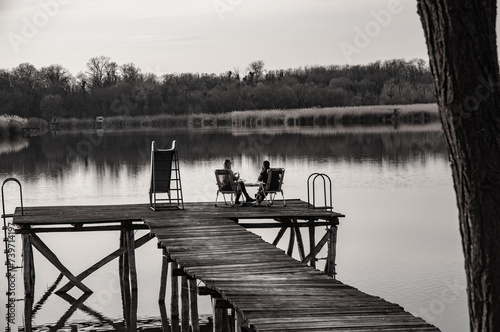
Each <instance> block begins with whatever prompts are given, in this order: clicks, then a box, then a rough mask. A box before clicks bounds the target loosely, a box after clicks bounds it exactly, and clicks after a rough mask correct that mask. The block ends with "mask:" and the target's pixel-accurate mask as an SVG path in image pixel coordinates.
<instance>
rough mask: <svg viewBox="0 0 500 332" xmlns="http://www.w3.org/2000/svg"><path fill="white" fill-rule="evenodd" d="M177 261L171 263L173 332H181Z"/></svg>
mask: <svg viewBox="0 0 500 332" xmlns="http://www.w3.org/2000/svg"><path fill="white" fill-rule="evenodd" d="M176 269H177V263H175V262H172V263H170V270H171V272H170V286H171V290H172V291H171V297H170V317H171V320H172V332H179V279H178V277H177V276H176V275H175V270H176Z"/></svg>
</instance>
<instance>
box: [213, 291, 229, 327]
mask: <svg viewBox="0 0 500 332" xmlns="http://www.w3.org/2000/svg"><path fill="white" fill-rule="evenodd" d="M212 307H213V317H214V332H230V329H231V328H230V325H231V324H234V322H229V315H228V314H227V309H228V303H227V302H226V301H224V300H222V299H220V298H212Z"/></svg>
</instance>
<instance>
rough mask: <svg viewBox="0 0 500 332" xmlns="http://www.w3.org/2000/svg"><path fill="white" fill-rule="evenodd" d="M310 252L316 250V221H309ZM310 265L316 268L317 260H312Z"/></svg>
mask: <svg viewBox="0 0 500 332" xmlns="http://www.w3.org/2000/svg"><path fill="white" fill-rule="evenodd" d="M309 225H310V226H309V252H312V251H313V250H314V245H315V244H316V227H314V220H309ZM310 265H311V266H312V267H314V268H316V258H313V259H311V262H310Z"/></svg>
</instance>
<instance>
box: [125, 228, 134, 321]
mask: <svg viewBox="0 0 500 332" xmlns="http://www.w3.org/2000/svg"><path fill="white" fill-rule="evenodd" d="M126 236H127V249H128V257H129V266H130V269H129V272H130V289H131V293H130V326H129V330H130V331H136V330H137V270H136V266H135V247H134V230H132V229H130V230H127V232H126Z"/></svg>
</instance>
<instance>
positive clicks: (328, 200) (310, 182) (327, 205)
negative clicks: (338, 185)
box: [307, 173, 333, 211]
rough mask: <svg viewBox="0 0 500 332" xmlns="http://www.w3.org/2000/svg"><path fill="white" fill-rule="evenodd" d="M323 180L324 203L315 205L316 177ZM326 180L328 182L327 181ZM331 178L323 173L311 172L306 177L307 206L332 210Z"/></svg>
mask: <svg viewBox="0 0 500 332" xmlns="http://www.w3.org/2000/svg"><path fill="white" fill-rule="evenodd" d="M318 178H319V179H321V180H323V198H324V205H322V206H316V187H315V182H316V180H317V179H318ZM327 181H328V183H327ZM327 186H328V189H329V190H328V191H327ZM311 187H312V202H311ZM332 201H333V200H332V180H331V179H330V177H329V176H328V175H326V174H324V173H312V174H311V175H309V177H308V178H307V206H308V207H309V208H311V209H324V210H329V211H333V203H332Z"/></svg>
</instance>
